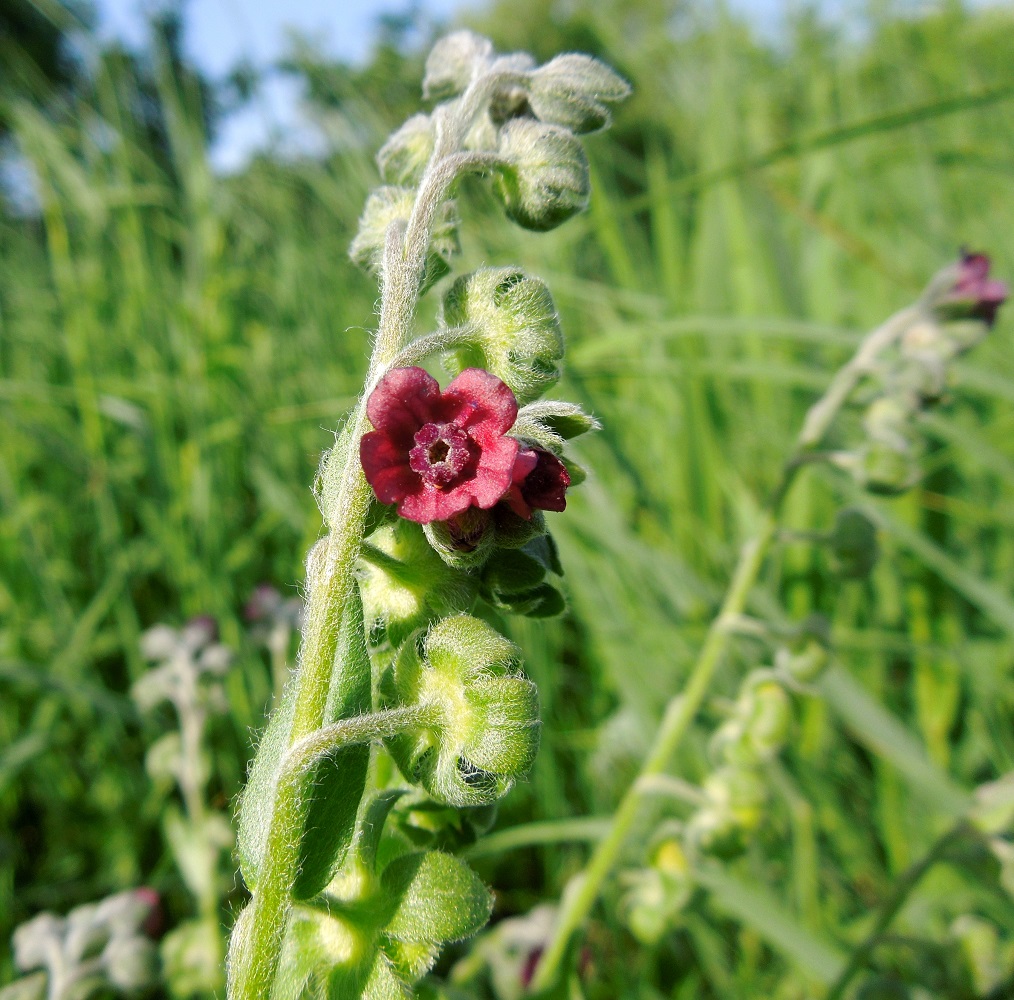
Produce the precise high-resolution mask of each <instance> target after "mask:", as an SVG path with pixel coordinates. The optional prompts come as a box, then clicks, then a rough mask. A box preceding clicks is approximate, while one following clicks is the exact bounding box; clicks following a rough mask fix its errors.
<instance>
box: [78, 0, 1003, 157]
mask: <svg viewBox="0 0 1014 1000" xmlns="http://www.w3.org/2000/svg"><path fill="white" fill-rule="evenodd" d="M94 2H95V5H96V8H97V11H98V15H99V27H100V31H101V32H102V33H103V34H104V35H106V36H107V37H113V36H116V37H120V38H123V39H126V40H127V41H129V42H134V43H139V42H141V41H142V40H143V38H144V24H145V18H144V14H143V12H144V10H145V9H146V8H147V9H150V8H151V7H152V6H153V5H155V6H157V5H158V3H159V0H94ZM547 2H548V0H547ZM631 2H636V0H631ZM727 2H730V3H731V5H732V6H733V7H735V8H738V9H739V10H741V11H743V12H746V13H748V14H750V15H752V16H753V17H755V18H756V19H757V20H758V21H760V22H762V23H763V22H767V23H768V24H769V25H774V24H776V23H777V21H778V20H779V14H780V13H782V12H784V11H785V10H787V9H791V8H792V7H794V6H802V5H803V4H805V3H809V2H812V0H727ZM816 2H818V3H819V4H820V6H821V7H823V8H824V9H825V10H827V9H832V10H839V11H840V10H842V9H849V8H850V7H855V6H860V5H862V4H864V3H865V2H866V0H816ZM907 2H909V3H910V4H911V5H912V6H913V7H919V6H929V5H932V4H933V3H934V0H907ZM971 2H973V3H989V2H991V0H971ZM992 2H996V0H992ZM1000 2H1003V0H1000ZM1007 2H1009V0H1007ZM413 5H414V6H416V7H418V8H419V9H421V10H422V11H423V12H424V13H425V14H427V15H428V16H429V17H430V18H432V19H434V20H448V21H450V20H451V19H452V18H453V17H454V15H455V13H457V12H460V11H464V10H469V9H477V8H479V7H481V6H482V5H483V0H415V3H414V4H413V0H288V2H285V3H282V2H278V0H185V7H184V13H185V25H186V35H185V46H186V49H187V52H188V53H189V55H190V56H191V58H193V59H194V61H195V62H196V63H197V65H198V66H200V67H201V69H203V70H204V71H205V72H206V73H208V74H209V75H210V76H211V77H212V78H216V77H221V76H223V75H224V74H225V73H227V72H228V71H229V70H230V69H231V68H232V67H234V66H235V65H236V64H237V63H238V62H240V60H243V59H246V60H249V61H250V62H252V63H253V65H254V66H256V67H260V68H264V67H267V66H270V65H271V63H272V62H274V61H275V60H277V59H278V57H279V56H281V55H283V54H284V53H285V51H286V47H287V45H288V41H289V29H295V30H297V31H299V32H300V33H302V34H305V35H307V36H309V37H310V38H311V39H313V40H314V41H316V42H317V43H318V44H319V45H320V47H321V48H322V49H323V50H324V51H325V52H329V53H332V54H334V55H335V56H338V57H341V58H344V59H347V60H354V61H359V60H363V59H365V58H366V57H367V56H368V55H369V52H370V48H371V43H372V41H373V38H374V35H375V27H376V23H377V19H378V17H380V15H382V14H399V13H405V12H406V11H407V10H408V9H410V8H411V7H412V6H413ZM320 141H321V140H320V138H319V136H316V135H315V133H314V132H313V131H312V130H311V129H310V128H309V126H308V125H307V123H305V122H303V121H302V120H301V118H300V113H299V91H298V85H297V84H296V82H295V81H293V80H291V79H286V78H282V77H279V76H277V75H275V76H274V77H271V78H269V79H268V81H267V83H266V84H265V86H263V87H262V88H261V91H260V93H259V95H258V97H257V99H256V100H255V101H254V102H252V104H251V105H250V106H248V107H247V108H245V109H243V110H242V111H240V112H239V113H237V114H235V115H233V116H232V117H231V118H230V119H228V120H227V121H226V122H225V123H224V124H223V126H222V127H221V130H220V134H219V137H218V140H217V142H216V144H215V147H214V148H213V149H212V159H213V162H214V163H215V165H216V166H217V167H218V169H220V170H224V171H229V170H235V169H237V168H239V167H241V166H242V165H243V163H245V162H246V160H247V158H248V157H249V155H250V153H251V152H252V151H253V150H255V149H257V148H260V147H263V146H264V145H266V144H268V143H270V142H276V143H278V144H279V145H280V146H281V147H283V148H288V149H296V150H298V149H300V148H302V149H308V148H310V149H312V148H314V143H315V142H316V143H317V145H318V146H319V143H320Z"/></svg>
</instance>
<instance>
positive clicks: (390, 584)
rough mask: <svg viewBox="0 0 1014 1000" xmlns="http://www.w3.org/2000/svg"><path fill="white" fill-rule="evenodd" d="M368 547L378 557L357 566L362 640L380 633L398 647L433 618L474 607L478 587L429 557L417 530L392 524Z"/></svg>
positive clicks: (430, 550) (410, 524)
mask: <svg viewBox="0 0 1014 1000" xmlns="http://www.w3.org/2000/svg"><path fill="white" fill-rule="evenodd" d="M368 544H369V545H371V546H372V547H373V548H374V549H375V550H377V551H379V552H380V553H381V556H380V557H375V558H374V560H373V561H372V562H371V561H370V553H369V552H367V553H365V557H364V558H363V559H362V560H361V561H360V571H359V572H360V576H359V586H360V590H361V591H362V595H363V611H364V615H365V619H366V630H367V635H371V636H376V634H377V633H378V632H381V631H383V632H386V637H387V640H388V641H389V642H390V643H392V644H393V645H398V644H399V643H400V642H401V641H402V640H403V639H404V638H405V637H406V636H407V635H409V633H411V632H413V631H414V630H415V629H417V628H422V627H424V626H425V625H427V624H428V623H429V622H430V621H431V620H432V619H433V618H437V617H442V616H445V615H448V614H452V613H454V612H456V611H463V610H466V609H468V608H470V607H471V606H472V604H473V603H474V601H475V596H476V592H477V590H478V581H477V580H476V579H475V578H474V577H471V576H469V575H468V574H466V573H462V572H460V571H458V570H456V569H453V568H452V567H450V566H448V565H447V564H446V563H445V562H444V561H443V560H442V559H441V558H440V557H439V556H438V555H437V554H436V552H434V551H433V548H432V546H431V545H430V543H429V542H428V541H427V538H426V535H425V534H424V533H423V529H422V526H421V525H418V524H416V523H415V522H413V521H408V520H406V519H405V518H398V520H397V521H395V522H394V523H393V524H389V525H385V526H384V527H382V528H380V529H379V530H378V531H376V532H374V533H373V534H372V535H371V536H370V538H369V542H368ZM383 556H386V557H388V558H386V559H385V558H383Z"/></svg>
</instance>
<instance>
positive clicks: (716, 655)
mask: <svg viewBox="0 0 1014 1000" xmlns="http://www.w3.org/2000/svg"><path fill="white" fill-rule="evenodd" d="M917 314H918V311H917V308H916V307H913V308H907V309H903V310H901V311H899V312H898V313H895V315H893V316H892V317H891V318H890V319H888V320H887V321H886V322H885V323H883V324H882V325H881V326H879V327H877V328H876V329H875V330H873V331H872V332H871V333H869V334H868V335H867V336H866V338H865V339H864V340H863V342H862V344H860V346H859V348H858V350H857V351H856V353H855V355H854V356H853V358H852V360H851V361H850V362H848V363H847V364H846V365H845V366H844V367H843V368H842V369H841V370H840V371H839V372H838V374H837V375H836V376H835V378H834V379H833V380H832V382H831V385H830V386H829V387H828V389H827V391H826V392H825V393H824V395H823V396H822V397H821V398H820V399H819V400H818V401H817V402H816V403H814V404H813V406H812V407H811V408H810V409H809V411H808V412H807V414H806V418H805V419H804V421H803V428H802V431H801V432H800V434H799V437H798V438H797V440H796V445H795V448H794V449H793V453H792V456H791V457H790V458H789V460H788V461H787V462H786V464H785V466H784V468H783V471H782V475H781V478H780V479H779V482H778V484H777V485H776V487H775V489H774V491H773V492H772V494H771V498H770V500H769V501H768V503H767V505H766V506H765V508H764V511H763V513H762V515H761V521H760V526H759V527H758V529H757V533H756V534H755V535H754V537H753V538H752V539H751V540H750V541H748V542H747V543H746V544H745V545H744V546H743V548H742V550H741V552H740V556H739V560H738V562H737V564H736V568H735V570H734V571H733V575H732V581H731V583H730V584H729V589H728V590H727V591H726V594H725V598H724V599H723V601H722V604H721V607H720V609H719V612H718V615H717V617H716V618H715V619H714V620H713V621H712V623H711V626H710V627H709V629H708V633H707V636H706V638H705V640H704V645H703V646H702V647H701V651H700V653H699V654H698V657H697V660H696V662H695V663H694V666H693V669H692V670H691V672H690V676H689V678H688V680H687V683H686V685H685V687H684V688H683V690H682V691H681V692H680V693H679V694H678V695H676V696H675V697H673V698H672V699H670V701H669V703H668V705H667V706H666V709H665V712H664V714H663V716H662V723H661V725H660V726H659V728H658V731H657V732H656V734H655V740H654V743H653V745H652V748H651V750H650V751H649V753H648V755H647V757H646V758H645V760H644V763H643V764H642V765H641V770H640V773H639V774H638V776H637V778H636V779H635V780H634V782H633V783H632V784H631V785H630V787H629V788H628V789H627V792H626V794H625V795H624V796H623V799H622V800H621V802H620V805H619V808H618V809H617V810H616V812H615V813H614V815H613V819H612V823H611V825H610V828H609V831H608V833H607V834H606V835H605V837H603V839H602V840H601V841H599V843H598V844H597V845H596V847H595V849H594V851H593V852H592V855H591V858H590V859H589V861H588V864H587V865H586V867H585V870H584V872H583V873H582V875H581V876H579V879H580V881H579V882H578V884H577V886H576V888H575V891H574V892H573V893H569V894H568V895H567V896H566V897H565V899H564V901H563V903H562V904H561V909H560V916H559V920H558V921H557V924H556V927H555V930H554V934H553V938H552V940H551V942H550V943H549V945H548V947H547V948H546V950H545V952H544V953H543V955H542V958H541V960H540V962H539V965H538V968H537V970H536V973H535V976H534V978H533V980H532V989H533V991H535V992H538V991H540V990H544V989H547V988H548V987H549V986H551V985H552V984H553V982H555V980H556V978H557V976H558V975H559V971H560V966H561V963H562V962H563V959H564V957H565V955H566V953H567V947H568V944H569V943H570V939H571V937H572V936H573V935H574V933H575V932H576V931H577V930H578V928H579V927H580V926H581V924H582V923H583V922H584V921H585V919H586V918H587V916H588V914H589V912H590V911H591V908H592V907H593V906H594V905H595V901H596V900H597V899H598V896H599V893H600V892H601V891H602V885H603V883H604V882H605V880H606V878H607V876H608V875H609V873H610V872H611V871H612V870H613V867H614V866H615V864H616V862H617V860H618V858H619V856H620V852H621V851H622V849H623V845H624V844H625V842H626V840H627V837H628V836H629V835H630V832H631V830H632V828H633V826H634V822H635V820H636V819H637V815H638V812H639V810H640V807H641V803H642V801H643V800H644V799H645V798H646V797H647V795H648V790H649V788H650V787H651V786H650V782H646V781H645V778H649V779H650V777H651V776H652V775H656V774H660V773H662V772H663V771H665V769H666V768H667V767H668V766H669V762H670V761H671V760H672V758H673V756H674V754H675V752H676V750H677V749H678V747H679V746H680V744H681V743H682V742H683V738H684V736H685V735H686V733H687V731H688V729H689V728H690V726H691V724H692V723H693V721H694V718H695V717H696V715H697V712H698V711H699V709H700V707H701V705H702V704H703V702H704V699H705V697H706V696H707V693H708V691H709V689H710V687H711V682H712V680H713V679H714V676H715V672H716V670H717V669H718V667H719V665H720V664H721V662H722V658H723V657H724V655H725V653H726V650H727V649H728V647H729V643H730V641H731V639H732V638H733V637H734V636H735V634H736V631H737V630H736V627H735V626H736V623H737V622H738V621H739V620H740V619H741V616H742V615H743V613H744V611H745V610H746V605H747V601H748V600H749V597H750V593H751V591H752V590H753V588H754V585H755V584H756V583H757V580H758V578H759V576H760V573H761V571H762V569H763V568H764V564H765V561H766V559H767V556H768V553H769V552H770V550H771V546H772V543H774V542H775V541H776V540H777V538H778V532H779V515H780V513H781V509H782V506H783V504H784V501H785V498H786V496H787V495H788V492H789V489H790V488H791V486H792V483H793V482H794V481H795V477H796V475H797V473H798V472H799V471H800V469H802V468H803V467H804V466H805V465H807V464H809V463H808V458H809V455H810V453H811V452H812V450H813V449H814V448H816V447H817V446H818V445H819V444H820V443H821V442H822V441H823V439H824V437H825V435H826V434H827V432H828V430H829V428H830V427H831V424H832V423H833V422H834V419H835V417H837V415H838V413H839V412H840V411H841V409H842V407H843V406H844V405H845V403H846V402H847V401H848V399H849V397H850V396H851V394H852V392H853V391H854V390H855V388H856V386H857V385H858V384H859V382H860V380H861V379H862V378H863V376H864V375H866V374H867V373H868V372H869V371H870V370H871V368H872V366H873V364H874V362H875V361H876V360H877V358H878V357H880V356H881V354H883V352H884V351H886V350H887V349H888V348H889V347H891V346H892V345H893V344H894V343H896V341H897V340H898V339H899V338H900V337H901V336H902V334H903V333H904V332H905V330H906V329H907V328H908V327H909V326H910V325H911V323H912V322H913V319H914V318H915V317H916V315H917Z"/></svg>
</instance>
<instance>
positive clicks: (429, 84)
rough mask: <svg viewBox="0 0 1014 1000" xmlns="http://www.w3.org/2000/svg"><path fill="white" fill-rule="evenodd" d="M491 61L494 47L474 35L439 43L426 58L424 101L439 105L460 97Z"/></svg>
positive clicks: (460, 35)
mask: <svg viewBox="0 0 1014 1000" xmlns="http://www.w3.org/2000/svg"><path fill="white" fill-rule="evenodd" d="M492 59H493V43H492V42H491V41H490V40H489V39H488V38H483V37H482V35H477V34H476V33H475V32H474V31H454V32H452V33H451V34H449V35H445V36H444V37H443V38H441V39H439V40H438V41H437V43H436V45H434V46H433V48H432V49H431V50H430V54H429V56H427V58H426V73H425V75H424V76H423V97H425V98H427V100H435V101H441V100H443V99H444V98H445V97H453V96H454V95H455V94H460V93H461V92H462V91H463V90H465V88H466V87H467V86H468V85H469V84H470V83H471V82H472V80H473V79H474V78H475V77H476V76H478V74H479V73H480V72H482V70H483V69H485V68H486V67H487V66H488V65H489V63H490V62H491V61H492Z"/></svg>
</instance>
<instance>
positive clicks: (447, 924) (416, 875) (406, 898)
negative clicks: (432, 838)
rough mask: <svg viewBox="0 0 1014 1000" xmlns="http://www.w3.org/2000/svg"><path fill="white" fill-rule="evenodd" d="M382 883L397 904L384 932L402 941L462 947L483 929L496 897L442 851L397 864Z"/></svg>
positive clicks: (389, 868) (404, 857)
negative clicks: (464, 942)
mask: <svg viewBox="0 0 1014 1000" xmlns="http://www.w3.org/2000/svg"><path fill="white" fill-rule="evenodd" d="M381 883H382V885H383V888H384V891H385V893H387V894H388V896H389V897H390V898H393V899H396V900H397V903H396V905H395V909H394V913H393V915H392V916H391V919H390V920H389V921H388V924H387V927H386V928H385V933H386V934H387V935H388V936H389V937H391V938H393V939H395V940H397V941H419V942H426V943H433V944H444V943H446V942H448V941H460V940H462V939H463V938H466V937H470V936H471V935H472V934H474V933H475V932H476V931H478V930H479V929H480V928H482V927H483V926H484V925H485V923H486V921H487V920H489V915H490V913H491V912H492V910H493V897H492V896H491V895H490V893H489V891H488V890H487V889H486V886H485V885H483V882H482V880H481V879H480V878H479V876H478V875H476V874H475V872H473V871H472V869H471V868H469V867H468V865H466V864H465V863H464V862H463V861H460V860H459V859H458V858H455V857H453V856H452V855H450V854H443V853H442V852H440V851H431V852H429V853H427V854H405V855H402V856H401V857H400V858H395V860H394V861H392V862H391V863H390V864H389V865H388V866H387V868H386V869H385V870H384V874H383V875H382V876H381Z"/></svg>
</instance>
